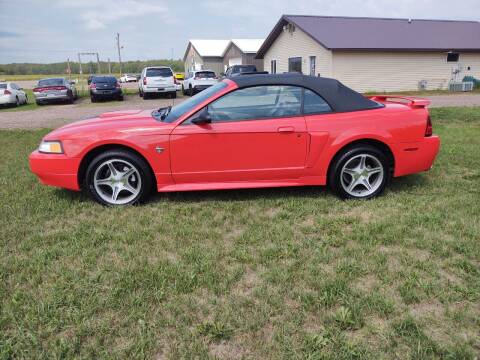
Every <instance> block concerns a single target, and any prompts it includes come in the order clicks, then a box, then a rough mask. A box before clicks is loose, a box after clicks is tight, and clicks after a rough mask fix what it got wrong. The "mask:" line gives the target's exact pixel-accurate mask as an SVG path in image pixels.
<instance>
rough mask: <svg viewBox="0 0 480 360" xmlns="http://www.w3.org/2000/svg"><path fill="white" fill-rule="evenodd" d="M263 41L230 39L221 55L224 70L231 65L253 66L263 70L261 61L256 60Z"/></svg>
mask: <svg viewBox="0 0 480 360" xmlns="http://www.w3.org/2000/svg"><path fill="white" fill-rule="evenodd" d="M264 41H265V39H232V40H231V41H230V43H229V44H228V46H227V48H226V49H225V52H224V54H223V66H224V70H227V68H228V67H230V66H233V65H255V66H256V67H257V70H258V71H262V70H263V60H262V59H256V58H255V56H256V55H257V51H258V49H260V46H262V44H263V42H264Z"/></svg>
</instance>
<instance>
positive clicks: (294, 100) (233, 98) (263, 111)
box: [208, 85, 302, 121]
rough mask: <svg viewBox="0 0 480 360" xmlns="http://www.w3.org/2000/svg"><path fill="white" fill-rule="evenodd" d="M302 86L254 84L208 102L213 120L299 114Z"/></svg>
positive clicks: (252, 118) (250, 118) (253, 118)
mask: <svg viewBox="0 0 480 360" xmlns="http://www.w3.org/2000/svg"><path fill="white" fill-rule="evenodd" d="M301 108H302V88H301V87H297V86H283V85H277V86H254V87H249V88H245V89H240V90H236V91H233V92H231V93H229V94H227V95H225V96H223V97H221V98H220V99H218V100H216V101H214V102H213V103H211V104H210V105H209V106H208V114H209V115H210V117H211V119H212V121H239V120H256V119H262V118H263V119H265V118H276V117H283V116H295V115H300V114H301Z"/></svg>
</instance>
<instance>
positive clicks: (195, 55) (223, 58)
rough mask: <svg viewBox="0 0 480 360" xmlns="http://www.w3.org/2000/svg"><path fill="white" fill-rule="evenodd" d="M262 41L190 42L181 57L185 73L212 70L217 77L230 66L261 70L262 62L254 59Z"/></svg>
mask: <svg viewBox="0 0 480 360" xmlns="http://www.w3.org/2000/svg"><path fill="white" fill-rule="evenodd" d="M263 41H264V39H232V40H205V39H202V40H190V41H189V42H188V45H187V49H186V50H185V55H184V56H183V61H184V63H185V72H189V71H193V70H213V71H215V73H217V75H220V74H222V73H224V72H225V70H226V69H227V68H228V67H229V66H232V65H256V66H257V69H258V70H262V68H263V60H258V59H256V58H255V56H256V54H257V51H258V49H259V48H260V46H261V45H262V44H263Z"/></svg>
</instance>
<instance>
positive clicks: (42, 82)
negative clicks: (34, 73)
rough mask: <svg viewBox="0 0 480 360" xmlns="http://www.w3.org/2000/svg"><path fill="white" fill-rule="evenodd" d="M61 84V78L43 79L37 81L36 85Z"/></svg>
mask: <svg viewBox="0 0 480 360" xmlns="http://www.w3.org/2000/svg"><path fill="white" fill-rule="evenodd" d="M58 85H63V79H61V78H59V79H43V80H40V81H39V82H38V86H58Z"/></svg>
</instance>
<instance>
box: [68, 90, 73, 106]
mask: <svg viewBox="0 0 480 360" xmlns="http://www.w3.org/2000/svg"><path fill="white" fill-rule="evenodd" d="M67 96H68V99H67V104H73V93H72V92H71V91H69V92H68V93H67Z"/></svg>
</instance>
